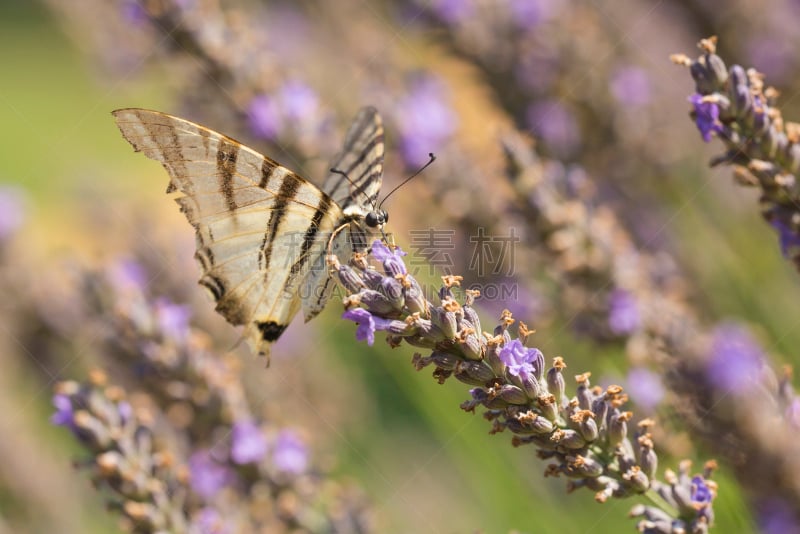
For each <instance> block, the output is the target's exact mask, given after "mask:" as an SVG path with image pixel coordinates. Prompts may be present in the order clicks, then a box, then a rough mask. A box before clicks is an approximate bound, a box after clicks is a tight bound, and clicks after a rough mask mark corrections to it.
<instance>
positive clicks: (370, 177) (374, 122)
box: [322, 107, 384, 215]
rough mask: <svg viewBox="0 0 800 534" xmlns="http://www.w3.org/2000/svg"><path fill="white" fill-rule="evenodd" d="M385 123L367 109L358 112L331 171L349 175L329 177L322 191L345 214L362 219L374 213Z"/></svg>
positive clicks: (379, 181) (333, 174)
mask: <svg viewBox="0 0 800 534" xmlns="http://www.w3.org/2000/svg"><path fill="white" fill-rule="evenodd" d="M383 155H384V144H383V121H382V120H381V116H380V115H379V114H378V111H377V110H376V109H375V108H373V107H366V108H363V109H361V111H359V112H358V114H357V115H356V117H355V119H353V123H352V125H351V126H350V129H349V130H348V131H347V135H346V136H345V140H344V147H343V148H342V151H341V152H340V153H339V155H338V156H336V157H335V158H334V159H333V161H332V162H331V168H333V169H337V170H339V171H341V172H343V173H345V174H346V175H347V177H348V178H349V180H348V179H347V178H345V177H344V176H342V175H341V174H337V173H330V174H328V176H327V178H326V179H325V183H324V184H323V185H322V190H323V191H325V192H326V193H328V194H329V195H330V196H331V197H332V198H333V200H335V201H336V202H337V203H338V204H339V206H341V208H342V210H343V211H344V212H345V213H348V212H350V211H351V210H352V209H353V208H356V212H360V213H361V214H362V215H363V214H365V213H366V212H368V211H370V210H371V209H372V206H373V205H374V204H375V202H376V200H377V198H378V193H379V192H380V189H381V181H382V179H383Z"/></svg>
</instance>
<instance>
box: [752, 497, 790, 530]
mask: <svg viewBox="0 0 800 534" xmlns="http://www.w3.org/2000/svg"><path fill="white" fill-rule="evenodd" d="M757 516H758V525H759V530H760V531H761V532H763V533H764V534H785V533H796V532H800V524H799V523H798V519H799V518H798V517H797V511H796V510H794V509H792V507H791V506H790V505H789V504H787V503H786V502H784V501H781V500H777V499H770V500H768V501H766V502H762V503H759V505H758V512H757Z"/></svg>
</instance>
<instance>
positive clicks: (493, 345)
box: [484, 334, 506, 376]
mask: <svg viewBox="0 0 800 534" xmlns="http://www.w3.org/2000/svg"><path fill="white" fill-rule="evenodd" d="M484 337H486V338H487V339H486V354H485V355H484V360H485V361H486V363H487V364H489V367H491V368H492V371H494V374H495V375H497V376H503V375H504V374H505V372H506V364H504V363H503V361H502V360H501V359H500V355H499V352H500V342H501V341H502V338H501V337H499V336H494V337H492V336H490V335H488V334H484Z"/></svg>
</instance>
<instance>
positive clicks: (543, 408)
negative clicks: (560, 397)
mask: <svg viewBox="0 0 800 534" xmlns="http://www.w3.org/2000/svg"><path fill="white" fill-rule="evenodd" d="M536 404H537V407H538V408H539V411H540V412H541V413H542V416H544V417H546V418H547V419H548V420H549V421H555V420H556V419H557V418H558V406H556V399H555V397H554V396H553V395H539V397H538V398H537V399H536Z"/></svg>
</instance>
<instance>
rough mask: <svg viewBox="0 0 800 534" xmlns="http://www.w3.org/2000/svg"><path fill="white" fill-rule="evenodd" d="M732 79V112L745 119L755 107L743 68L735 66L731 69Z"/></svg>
mask: <svg viewBox="0 0 800 534" xmlns="http://www.w3.org/2000/svg"><path fill="white" fill-rule="evenodd" d="M730 78H731V80H730V81H731V85H730V90H729V91H730V100H731V111H732V112H733V113H734V114H735V116H737V117H745V116H746V115H747V114H748V113H749V112H750V110H751V109H752V107H753V98H752V95H751V94H750V84H749V82H748V80H747V74H746V73H745V71H744V69H743V68H742V67H741V66H739V65H734V66H732V67H731V69H730Z"/></svg>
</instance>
